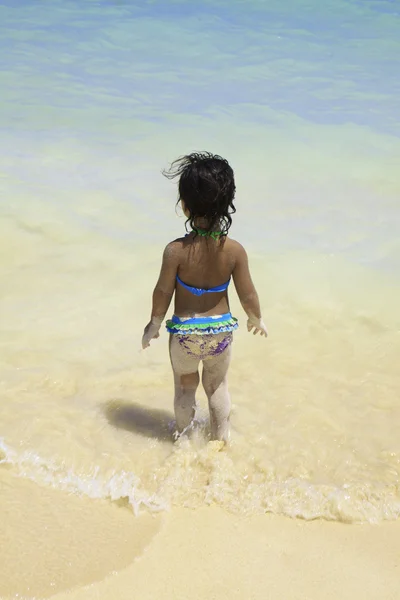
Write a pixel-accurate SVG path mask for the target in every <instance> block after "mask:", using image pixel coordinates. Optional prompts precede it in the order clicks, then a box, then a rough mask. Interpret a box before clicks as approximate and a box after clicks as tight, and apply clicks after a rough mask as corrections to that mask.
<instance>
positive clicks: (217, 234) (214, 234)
mask: <svg viewBox="0 0 400 600" xmlns="http://www.w3.org/2000/svg"><path fill="white" fill-rule="evenodd" d="M192 229H193V231H194V232H195V233H197V235H200V236H201V237H210V238H213V240H219V238H220V237H221V236H222V235H224V234H223V232H222V231H206V230H205V229H200V227H193V228H192Z"/></svg>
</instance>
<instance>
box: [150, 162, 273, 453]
mask: <svg viewBox="0 0 400 600" xmlns="http://www.w3.org/2000/svg"><path fill="white" fill-rule="evenodd" d="M164 174H165V175H166V177H168V178H169V179H173V178H174V177H179V198H178V202H181V205H182V210H183V212H184V214H185V216H186V218H187V221H186V228H187V225H188V224H189V226H190V229H191V231H190V233H188V234H187V235H186V236H185V237H181V238H178V239H177V240H175V241H173V242H170V243H169V244H168V246H167V247H166V248H165V250H164V255H163V260H162V267H161V272H160V276H159V278H158V282H157V285H156V287H155V289H154V292H153V308H152V311H151V318H150V322H149V323H148V325H146V327H145V330H144V334H143V339H142V347H143V348H147V347H148V346H149V345H150V340H152V339H153V338H158V337H159V335H160V334H159V329H160V326H161V324H162V322H163V320H164V317H165V314H166V312H167V310H168V307H169V305H170V303H171V300H172V296H173V295H174V292H175V314H174V316H173V317H172V319H171V320H169V321H167V331H168V332H169V333H170V339H169V353H170V358H171V365H172V370H173V373H174V382H175V401H174V408H175V417H176V425H177V429H178V432H180V433H181V432H182V431H184V430H186V429H187V428H188V427H189V426H190V424H191V423H192V421H193V418H194V415H195V409H196V399H195V394H196V389H197V387H198V385H199V381H200V377H199V370H198V369H199V364H200V361H202V362H203V373H202V384H203V387H204V390H205V393H206V394H207V398H208V405H209V409H210V424H211V437H212V439H214V440H222V441H225V442H226V441H227V440H228V437H229V414H230V409H231V402H230V397H229V393H228V382H227V372H228V368H229V363H230V361H231V346H232V332H233V331H234V330H235V329H236V328H237V327H238V324H237V319H235V318H234V317H232V315H231V313H230V311H229V300H228V286H229V283H230V279H231V276H232V277H233V281H234V284H235V288H236V291H237V293H238V296H239V299H240V302H241V304H242V306H243V309H244V310H245V312H246V313H247V316H248V321H247V329H248V331H252V330H253V333H254V334H257V333H260V334H261V335H262V336H266V335H267V330H266V327H265V325H264V323H263V320H262V318H261V312H260V303H259V300H258V295H257V292H256V290H255V287H254V285H253V282H252V280H251V277H250V272H249V266H248V260H247V255H246V251H245V249H244V248H243V246H241V245H240V244H239V243H238V242H235V241H234V240H232V239H230V238H228V231H229V228H230V226H231V223H232V218H231V214H232V213H234V212H235V211H236V209H235V207H234V204H233V200H234V197H235V190H236V188H235V180H234V175H233V171H232V168H231V167H230V165H229V164H228V162H227V161H226V160H225V159H223V158H221V157H220V156H214V155H212V154H209V153H202V154H197V153H195V154H189V155H188V156H184V157H183V158H180V159H178V160H176V161H175V162H174V163H173V164H172V166H171V169H170V170H169V171H168V172H167V173H164Z"/></svg>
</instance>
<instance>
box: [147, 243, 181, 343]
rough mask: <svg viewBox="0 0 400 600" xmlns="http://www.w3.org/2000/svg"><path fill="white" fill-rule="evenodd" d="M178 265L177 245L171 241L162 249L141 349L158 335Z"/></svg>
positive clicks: (173, 288) (173, 286)
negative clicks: (159, 268) (160, 262)
mask: <svg viewBox="0 0 400 600" xmlns="http://www.w3.org/2000/svg"><path fill="white" fill-rule="evenodd" d="M178 265H179V247H178V244H177V243H176V242H171V243H170V244H168V246H167V247H166V248H165V250H164V253H163V258H162V265H161V271H160V275H159V278H158V281H157V283H156V287H155V288H154V291H153V306H152V309H151V317H150V321H149V323H148V324H147V325H146V327H145V329H144V333H143V338H142V348H143V349H144V348H148V346H150V340H152V339H155V338H158V337H159V335H160V334H159V330H160V327H161V324H162V322H163V320H164V317H165V315H166V312H167V310H168V308H169V305H170V304H171V300H172V296H173V295H174V291H175V281H176V274H177V271H178Z"/></svg>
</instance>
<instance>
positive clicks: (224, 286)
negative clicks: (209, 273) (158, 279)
mask: <svg viewBox="0 0 400 600" xmlns="http://www.w3.org/2000/svg"><path fill="white" fill-rule="evenodd" d="M176 280H177V282H178V283H179V284H180V285H181V286H182V287H184V288H185V290H188V292H190V293H191V294H194V295H195V296H202V295H203V294H212V293H214V292H225V290H227V289H228V285H229V284H230V281H231V279H230V278H229V279H228V281H227V282H226V283H223V284H222V285H217V286H215V287H213V288H209V289H208V290H203V288H195V287H192V286H191V285H187V284H186V283H183V281H182V279H181V278H180V277H178V275H177V276H176Z"/></svg>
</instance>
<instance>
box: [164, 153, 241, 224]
mask: <svg viewBox="0 0 400 600" xmlns="http://www.w3.org/2000/svg"><path fill="white" fill-rule="evenodd" d="M163 175H165V177H167V178H168V179H175V177H179V183H178V189H179V197H178V202H177V204H178V203H179V202H180V200H183V202H184V203H185V207H186V208H187V209H188V210H189V213H190V215H189V217H188V219H187V221H186V223H185V226H186V229H187V228H188V224H189V225H190V227H191V228H192V229H193V228H194V227H195V220H196V219H198V218H204V219H205V221H206V225H205V226H204V227H203V226H202V229H205V230H206V231H215V230H217V229H218V230H220V231H221V232H222V235H227V234H228V231H229V228H230V226H231V225H232V217H231V215H232V214H233V213H235V212H236V208H235V206H234V204H233V200H234V198H235V191H236V187H235V178H234V174H233V170H232V167H231V166H230V165H229V163H228V161H227V160H225V159H224V158H222V157H221V156H218V155H217V154H210V153H209V152H194V153H192V154H187V155H186V156H182V157H180V158H178V159H177V160H175V161H174V162H173V163H172V165H171V167H170V169H169V170H167V171H163Z"/></svg>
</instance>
